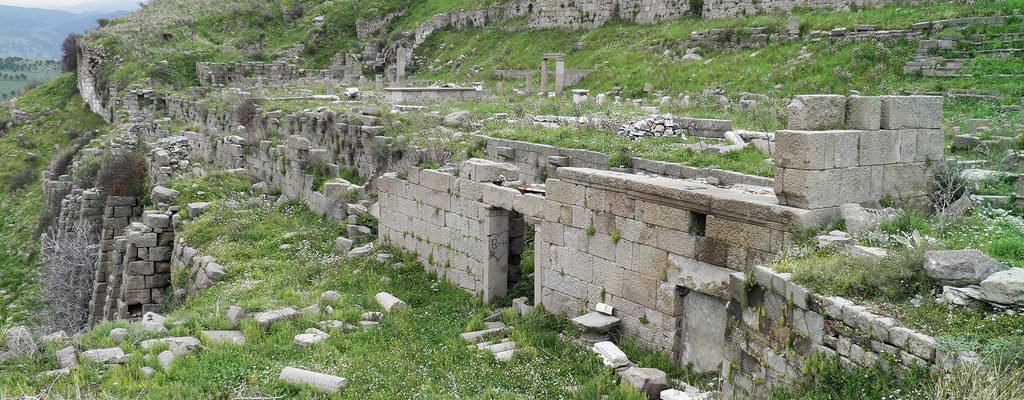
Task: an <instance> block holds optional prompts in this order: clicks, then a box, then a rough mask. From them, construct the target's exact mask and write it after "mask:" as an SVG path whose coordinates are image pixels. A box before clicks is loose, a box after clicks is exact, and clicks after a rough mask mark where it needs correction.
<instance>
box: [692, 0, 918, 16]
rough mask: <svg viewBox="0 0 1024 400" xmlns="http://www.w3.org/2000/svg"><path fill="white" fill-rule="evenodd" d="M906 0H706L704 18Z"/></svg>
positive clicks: (872, 5) (829, 8)
mask: <svg viewBox="0 0 1024 400" xmlns="http://www.w3.org/2000/svg"><path fill="white" fill-rule="evenodd" d="M903 1H905V0H796V1H794V0H704V11H703V16H704V18H710V19H722V18H733V17H740V16H746V15H754V14H770V13H777V12H789V11H792V10H793V9H795V8H798V7H799V8H816V9H825V10H835V11H850V8H851V7H881V6H884V5H887V4H893V3H901V2H903Z"/></svg>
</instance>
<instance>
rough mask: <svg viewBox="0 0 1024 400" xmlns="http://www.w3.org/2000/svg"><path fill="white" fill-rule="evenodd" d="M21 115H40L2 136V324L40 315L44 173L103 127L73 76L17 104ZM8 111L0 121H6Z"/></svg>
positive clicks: (0, 257) (25, 97)
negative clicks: (59, 153) (62, 152)
mask: <svg viewBox="0 0 1024 400" xmlns="http://www.w3.org/2000/svg"><path fill="white" fill-rule="evenodd" d="M15 106H16V107H17V108H19V109H21V110H23V111H27V112H31V113H37V112H41V113H42V114H41V115H40V116H39V117H38V118H36V119H34V120H32V121H29V122H25V123H21V124H18V125H15V126H14V127H12V128H10V129H8V130H7V131H6V132H2V131H0V155H2V158H0V290H2V291H6V294H7V296H0V325H4V324H10V323H20V322H24V321H25V320H26V319H30V318H32V317H33V316H36V315H38V312H39V311H40V304H38V302H37V300H38V299H37V297H36V296H35V293H36V289H37V286H36V284H35V283H34V280H33V279H32V277H33V274H34V271H35V270H37V269H38V268H39V267H40V261H39V234H40V233H41V232H40V227H41V226H40V224H39V216H40V214H41V213H42V212H43V208H44V207H43V193H42V184H41V175H42V171H43V170H45V169H46V168H47V167H48V165H49V164H50V160H51V159H52V157H53V156H54V155H56V153H55V150H54V149H55V147H56V146H59V147H61V148H65V149H66V148H68V147H70V146H71V143H72V142H73V140H74V139H76V138H78V137H80V136H82V135H84V134H85V133H86V132H88V131H92V130H100V129H104V128H105V123H104V122H103V119H102V118H100V116H99V115H96V114H94V113H92V112H91V111H89V110H88V109H87V108H84V107H82V100H81V98H80V97H78V90H77V89H76V86H75V77H74V76H73V75H72V74H65V75H62V76H60V77H59V78H57V79H55V80H53V81H51V82H49V83H47V84H45V85H43V86H41V87H39V88H36V89H34V90H31V91H29V92H28V93H26V94H25V95H23V96H21V97H20V98H18V99H17V102H16V103H15ZM9 112H10V110H9V109H8V108H7V107H4V108H2V109H0V119H4V120H7V119H9V115H8V113H9Z"/></svg>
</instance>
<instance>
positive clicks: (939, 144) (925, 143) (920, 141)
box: [914, 129, 946, 162]
mask: <svg viewBox="0 0 1024 400" xmlns="http://www.w3.org/2000/svg"><path fill="white" fill-rule="evenodd" d="M915 137H916V138H917V147H916V152H917V154H916V156H915V157H914V161H917V162H926V161H939V160H942V158H943V148H944V147H945V146H946V135H945V134H944V133H943V132H942V129H918V130H917V133H916V135H915Z"/></svg>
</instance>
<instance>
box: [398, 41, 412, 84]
mask: <svg viewBox="0 0 1024 400" xmlns="http://www.w3.org/2000/svg"><path fill="white" fill-rule="evenodd" d="M408 55H409V50H408V49H406V48H404V47H399V48H398V60H397V62H396V70H395V74H396V76H395V81H396V83H397V84H398V86H404V85H405V59H406V57H408Z"/></svg>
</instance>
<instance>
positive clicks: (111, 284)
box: [89, 191, 142, 324]
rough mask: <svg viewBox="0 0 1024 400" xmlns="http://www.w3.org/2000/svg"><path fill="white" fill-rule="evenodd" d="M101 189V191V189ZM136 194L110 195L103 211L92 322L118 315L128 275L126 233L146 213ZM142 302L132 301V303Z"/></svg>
mask: <svg viewBox="0 0 1024 400" xmlns="http://www.w3.org/2000/svg"><path fill="white" fill-rule="evenodd" d="M97 193H99V192H98V191H97ZM139 200H140V199H138V198H136V197H129V196H107V197H106V203H105V206H104V209H103V210H104V211H103V230H102V233H101V236H100V250H99V251H100V254H99V259H98V260H97V261H96V271H95V276H94V278H93V295H92V300H90V301H89V310H90V314H89V323H90V324H91V323H94V322H98V321H113V320H114V319H116V318H117V315H118V307H119V306H118V302H119V301H120V296H121V294H122V291H121V283H122V282H123V279H124V268H125V264H124V261H125V259H126V257H125V255H126V254H127V238H126V237H125V236H123V234H124V232H125V228H127V227H128V226H129V224H130V222H131V220H133V219H137V218H138V217H139V216H141V215H142V206H141V203H140V201H139ZM135 304H141V303H135V302H132V305H135Z"/></svg>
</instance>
